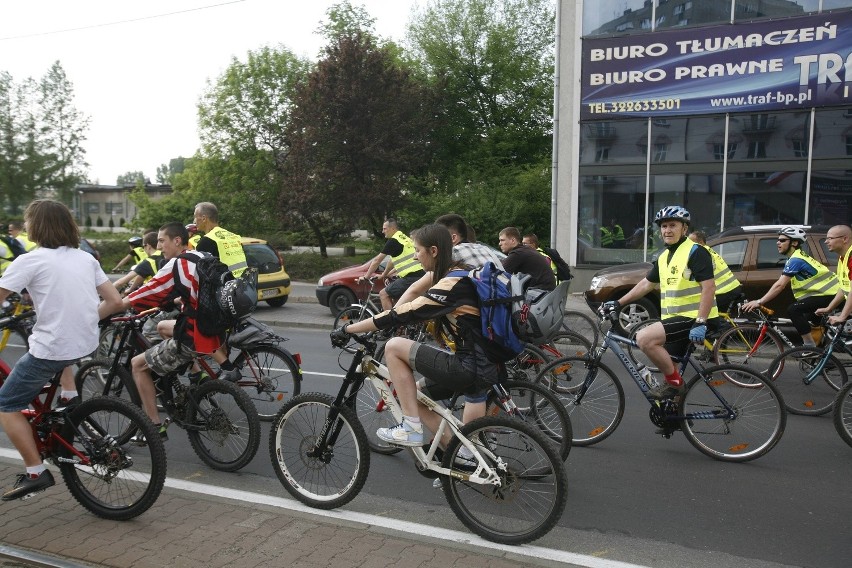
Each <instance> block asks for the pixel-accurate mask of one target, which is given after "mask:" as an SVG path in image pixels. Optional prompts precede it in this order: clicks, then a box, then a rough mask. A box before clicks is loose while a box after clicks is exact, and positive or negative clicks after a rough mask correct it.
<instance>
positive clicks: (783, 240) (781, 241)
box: [778, 239, 790, 243]
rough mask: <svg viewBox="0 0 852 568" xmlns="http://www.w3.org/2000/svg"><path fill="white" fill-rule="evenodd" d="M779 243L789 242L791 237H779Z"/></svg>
mask: <svg viewBox="0 0 852 568" xmlns="http://www.w3.org/2000/svg"><path fill="white" fill-rule="evenodd" d="M778 242H779V243H789V242H790V239H778Z"/></svg>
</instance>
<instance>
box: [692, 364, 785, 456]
mask: <svg viewBox="0 0 852 568" xmlns="http://www.w3.org/2000/svg"><path fill="white" fill-rule="evenodd" d="M680 405H681V411H682V415H683V417H684V418H683V420H682V422H681V430H682V431H683V434H684V435H685V436H686V439H687V440H689V442H690V443H691V444H692V445H693V446H695V447H696V448H697V449H698V451H700V452H701V453H703V454H705V455H708V456H710V457H711V458H715V459H717V460H721V461H729V462H745V461H749V460H753V459H756V458H759V457H760V456H762V455H764V454H766V453H767V452H768V451H769V450H771V449H772V448H773V447H775V444H777V443H778V441H779V440H780V439H781V435H782V434H783V433H784V428H785V426H786V424H787V412H786V410H785V408H784V402H783V400H782V398H781V395H780V394H779V392H778V389H776V388H775V386H774V385H773V384H772V382H771V381H769V380H768V379H767V378H766V377H765V376H763V375H761V374H759V373H757V372H755V371H754V369H752V368H750V367H746V366H743V365H717V366H715V367H707V368H705V369H704V370H702V371H701V372H700V373H699V374H698V375H697V376H695V377H693V378H692V380H690V381H689V383H688V384H687V387H686V391H685V393H684V395H683V397H682V400H681V403H680Z"/></svg>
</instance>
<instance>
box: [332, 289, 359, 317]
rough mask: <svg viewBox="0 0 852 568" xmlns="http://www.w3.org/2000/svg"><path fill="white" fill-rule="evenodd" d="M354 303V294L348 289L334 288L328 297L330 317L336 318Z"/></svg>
mask: <svg viewBox="0 0 852 568" xmlns="http://www.w3.org/2000/svg"><path fill="white" fill-rule="evenodd" d="M354 303H355V293H354V292H352V290H350V289H349V288H342V287H341V288H335V289H334V290H333V291H332V292H331V294H329V295H328V309H329V310H331V315H333V316H335V317H337V314H339V313H340V312H341V311H342V310H343V309H344V308H348V307H349V306H351V305H352V304H354Z"/></svg>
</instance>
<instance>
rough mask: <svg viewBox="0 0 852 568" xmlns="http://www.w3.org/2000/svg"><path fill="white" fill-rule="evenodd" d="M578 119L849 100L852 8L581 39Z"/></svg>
mask: <svg viewBox="0 0 852 568" xmlns="http://www.w3.org/2000/svg"><path fill="white" fill-rule="evenodd" d="M581 101H582V102H581V116H580V117H581V119H583V120H608V119H612V118H627V117H633V118H637V117H648V116H678V115H695V114H710V113H713V114H715V113H726V112H760V111H768V110H784V109H796V108H803V107H812V106H836V105H848V104H852V11H849V10H847V11H842V12H833V13H823V14H818V15H813V16H803V17H795V18H783V19H778V20H767V21H758V22H747V23H740V24H727V25H718V26H706V27H698V28H687V29H667V30H663V31H659V32H653V33H645V34H635V35H629V36H620V37H612V38H601V39H598V38H590V39H584V40H583V73H582V86H581Z"/></svg>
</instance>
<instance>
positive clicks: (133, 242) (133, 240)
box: [127, 237, 142, 248]
mask: <svg viewBox="0 0 852 568" xmlns="http://www.w3.org/2000/svg"><path fill="white" fill-rule="evenodd" d="M127 243H128V244H129V245H130V246H131V247H133V248H137V247H141V246H142V237H130V238H129V239H127Z"/></svg>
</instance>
